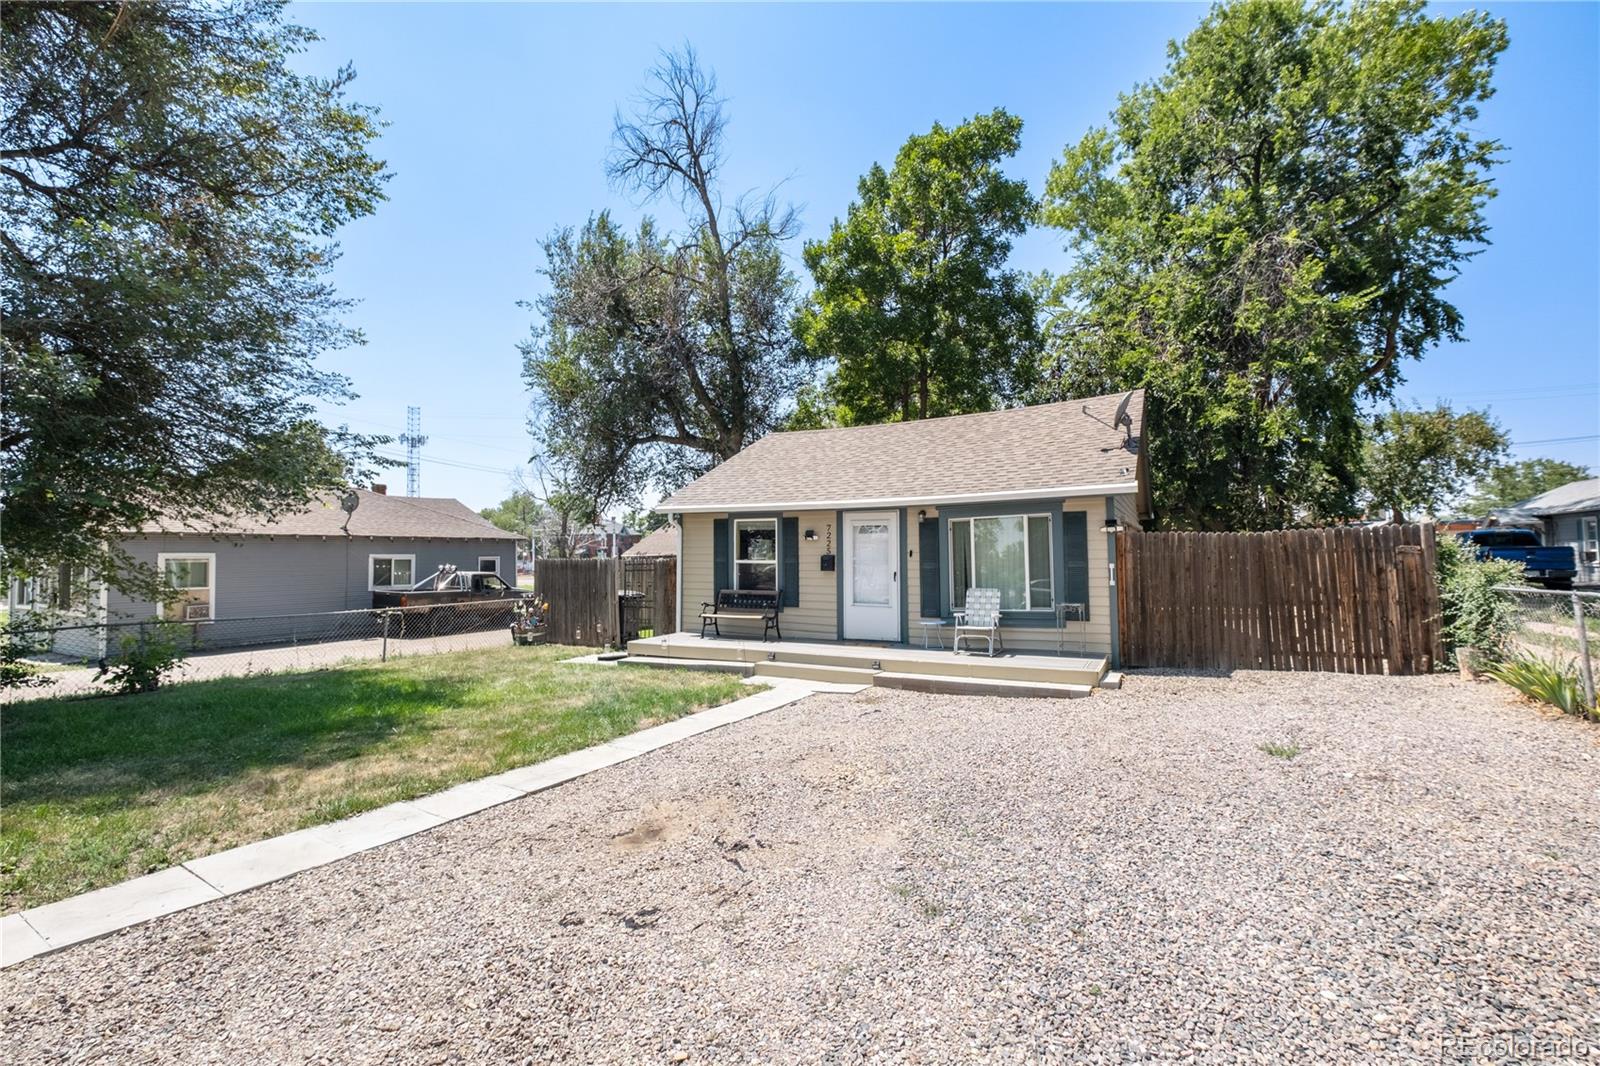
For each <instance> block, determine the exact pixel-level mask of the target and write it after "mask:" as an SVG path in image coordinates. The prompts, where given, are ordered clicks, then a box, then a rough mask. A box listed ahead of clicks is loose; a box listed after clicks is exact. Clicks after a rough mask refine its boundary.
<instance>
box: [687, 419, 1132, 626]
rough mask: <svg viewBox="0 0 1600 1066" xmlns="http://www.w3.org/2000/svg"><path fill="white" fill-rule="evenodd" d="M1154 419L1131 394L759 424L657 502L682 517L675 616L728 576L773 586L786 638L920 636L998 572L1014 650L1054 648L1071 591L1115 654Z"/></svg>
mask: <svg viewBox="0 0 1600 1066" xmlns="http://www.w3.org/2000/svg"><path fill="white" fill-rule="evenodd" d="M1119 406H1121V407H1123V408H1125V411H1126V415H1127V421H1126V424H1123V425H1114V424H1113V423H1114V421H1115V416H1116V413H1117V411H1118V409H1119ZM1143 427H1144V393H1143V392H1142V391H1136V392H1133V393H1130V394H1128V395H1127V396H1121V395H1118V396H1097V397H1093V398H1091V399H1087V400H1071V401H1068V402H1064V403H1053V404H1045V405H1041V406H1037V407H1022V408H1016V409H1013V410H1008V411H995V412H991V413H988V414H975V415H958V416H954V417H949V418H931V419H925V420H923V421H918V422H894V423H888V424H885V425H876V426H859V427H852V428H847V429H818V430H802V431H797V432H788V433H774V434H771V435H769V436H767V437H764V438H762V439H761V440H759V441H757V442H756V443H754V444H752V445H750V446H749V447H748V448H746V449H744V450H743V451H741V452H740V453H739V454H737V455H735V456H734V457H733V458H731V459H729V460H728V461H727V462H725V463H722V464H721V465H720V466H718V467H716V468H715V469H713V470H712V471H711V472H710V473H708V474H706V475H705V476H704V477H702V478H700V479H699V480H697V481H695V482H693V483H692V484H690V485H688V486H686V487H685V488H683V489H682V490H680V491H679V492H677V493H675V494H673V495H672V496H670V497H669V498H667V499H666V500H664V501H662V502H661V503H660V504H659V505H658V506H657V507H656V510H657V511H661V512H665V513H668V514H670V515H672V516H673V519H674V521H676V522H677V523H678V525H679V526H680V527H681V529H682V552H681V554H680V556H679V565H680V568H681V572H680V574H679V580H678V589H679V628H680V629H683V630H687V631H689V632H696V633H697V632H699V630H700V620H699V613H700V604H701V602H702V601H714V600H715V599H716V598H717V594H718V592H719V591H720V590H723V589H734V588H737V589H756V590H776V591H777V592H778V593H779V598H780V601H781V605H782V606H781V611H782V614H781V623H782V629H783V635H784V637H785V638H791V639H793V638H800V639H808V640H863V641H882V642H891V643H892V642H904V641H908V640H910V641H918V642H920V640H921V637H920V635H919V631H918V627H917V622H918V621H919V620H921V619H923V618H929V619H932V618H944V619H948V618H950V616H951V612H952V611H953V610H955V609H956V608H958V607H960V606H961V605H962V603H963V601H964V599H965V596H966V591H967V589H968V588H969V587H972V588H981V587H989V588H997V589H999V590H1000V593H1001V600H1002V607H1003V615H1002V623H1003V630H1002V632H1003V635H1004V638H1005V643H1006V645H1007V647H1009V648H1013V649H1017V650H1027V649H1034V650H1045V649H1048V650H1054V649H1055V647H1056V639H1055V610H1054V607H1055V605H1056V604H1058V603H1072V604H1081V605H1083V607H1084V608H1085V609H1086V610H1087V615H1088V618H1087V620H1086V622H1083V623H1079V622H1073V623H1072V624H1070V626H1069V632H1070V633H1071V634H1072V641H1073V643H1074V644H1075V643H1077V641H1078V639H1079V637H1080V634H1081V635H1082V636H1084V637H1086V638H1087V643H1088V645H1089V647H1090V648H1091V649H1098V650H1099V651H1101V652H1110V651H1113V650H1114V649H1113V648H1112V644H1113V640H1114V635H1115V633H1116V626H1115V623H1114V616H1113V611H1114V605H1115V596H1114V595H1113V592H1114V589H1113V585H1112V579H1113V575H1112V566H1111V563H1112V559H1113V552H1114V548H1113V532H1114V530H1115V528H1116V526H1117V524H1118V523H1121V524H1122V525H1125V526H1130V527H1132V526H1137V525H1138V523H1139V521H1140V519H1142V518H1146V517H1148V516H1149V513H1150V505H1149V499H1150V489H1149V482H1148V478H1147V475H1146V473H1145V470H1146V464H1145V460H1144V455H1143V449H1142V448H1141V447H1140V443H1141V435H1142V433H1143ZM722 628H723V633H724V635H739V636H743V635H746V633H745V631H743V630H739V629H736V628H734V627H733V626H732V625H731V624H730V625H724V626H723V627H722ZM748 635H751V636H755V637H759V636H760V635H761V627H760V625H759V623H757V624H756V625H755V627H754V628H753V629H750V630H749V633H748Z"/></svg>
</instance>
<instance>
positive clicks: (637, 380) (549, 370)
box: [522, 50, 804, 510]
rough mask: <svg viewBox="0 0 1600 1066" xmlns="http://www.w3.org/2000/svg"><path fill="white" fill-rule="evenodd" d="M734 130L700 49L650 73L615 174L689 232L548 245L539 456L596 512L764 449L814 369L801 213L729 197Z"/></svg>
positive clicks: (536, 380)
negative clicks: (667, 203) (787, 261)
mask: <svg viewBox="0 0 1600 1066" xmlns="http://www.w3.org/2000/svg"><path fill="white" fill-rule="evenodd" d="M725 129H726V119H725V118H724V113H723V109H722V99H721V97H720V96H719V95H718V92H717V84H716V79H715V77H714V76H713V75H712V73H711V72H710V71H709V70H707V69H706V68H705V67H703V66H702V65H701V64H700V63H699V61H698V59H697V58H696V56H695V54H694V53H693V52H692V51H689V50H684V51H682V52H676V53H670V54H668V55H666V56H664V57H663V59H662V62H661V64H660V65H659V66H658V67H657V68H656V69H655V70H654V71H653V72H652V77H651V82H650V88H649V89H648V91H647V93H646V95H645V97H644V99H643V100H642V101H641V103H640V105H639V109H638V111H637V113H636V114H634V115H632V116H631V117H623V116H620V115H619V116H618V118H617V122H616V129H615V131H614V136H613V143H614V151H613V154H612V157H611V160H610V165H609V169H610V173H611V176H612V178H613V180H614V181H615V182H616V183H617V184H618V185H620V186H621V187H623V188H625V189H627V190H630V191H633V192H637V193H640V194H642V195H643V196H644V197H645V199H646V200H651V199H654V198H657V197H672V198H674V199H675V200H676V201H677V203H678V204H679V205H681V207H682V208H683V211H684V215H685V218H686V230H685V231H684V232H682V233H678V234H672V233H668V232H666V231H665V230H663V229H661V228H660V227H658V226H657V225H656V223H655V222H654V221H652V220H651V219H648V218H647V219H645V220H644V221H643V222H642V223H641V224H640V225H639V226H638V228H637V229H636V230H633V231H632V232H629V231H627V230H625V229H624V228H622V227H621V226H618V225H617V224H616V223H615V222H613V221H612V218H611V216H610V215H609V214H607V213H604V212H602V213H600V214H598V215H596V216H594V217H593V218H591V219H590V220H589V221H588V222H587V223H586V224H585V225H584V226H583V227H581V228H580V229H577V230H573V229H563V230H560V231H558V232H557V233H556V234H555V235H554V236H553V237H551V238H550V239H549V240H548V241H547V242H546V244H545V248H544V252H545V257H546V260H547V264H548V265H547V266H546V268H545V271H544V273H545V275H546V277H547V278H548V279H549V283H550V288H549V291H548V292H547V293H546V294H545V295H544V296H542V297H540V298H539V300H538V301H537V302H536V303H535V305H534V309H535V311H536V313H537V320H536V322H535V325H534V328H533V334H532V336H531V338H530V339H529V340H528V341H527V342H525V343H524V344H523V345H522V353H523V359H524V375H525V378H526V380H527V382H528V384H529V386H530V387H531V389H532V390H533V392H534V395H535V403H536V406H535V410H536V417H535V419H534V421H533V424H532V426H531V428H532V430H533V433H534V437H535V440H536V442H537V443H538V445H539V446H540V448H541V459H542V461H544V462H547V463H549V464H551V465H553V466H555V467H557V468H559V469H560V470H561V472H562V476H563V478H565V479H566V482H567V484H568V486H569V488H570V489H571V491H573V492H575V493H577V494H578V495H579V496H581V497H583V498H585V499H588V500H590V501H592V502H593V504H594V506H595V508H596V509H597V510H606V509H609V508H610V507H612V506H613V505H614V504H617V503H622V502H627V501H631V500H633V499H635V498H637V497H638V495H639V494H640V493H641V491H642V490H644V489H645V488H646V487H648V486H652V485H653V486H655V487H657V488H659V489H671V488H674V487H676V486H677V485H679V484H681V483H682V482H684V481H686V480H688V479H689V478H691V477H693V476H696V475H697V474H699V473H702V472H704V471H705V470H706V469H708V468H709V467H711V466H713V465H715V464H716V463H717V462H720V461H721V460H723V459H727V458H729V457H730V456H732V455H733V454H734V453H736V452H738V451H739V450H740V449H741V448H743V447H744V446H745V445H746V444H749V443H750V442H751V441H753V440H755V439H756V438H757V437H760V436H762V435H763V434H765V433H766V432H767V431H768V430H770V429H771V428H772V427H773V426H774V425H775V424H776V422H777V420H778V418H779V416H780V414H781V413H782V411H783V408H784V406H785V405H786V404H787V403H788V402H789V398H790V396H791V395H792V393H793V390H794V389H795V388H796V387H797V385H798V384H799V383H800V381H801V380H802V379H803V377H804V366H803V364H802V361H801V359H800V357H799V354H798V352H797V351H796V348H795V344H794V342H793V338H792V336H791V334H790V331H789V322H790V319H791V318H792V316H793V313H794V308H795V303H796V300H797V298H798V294H797V289H796V284H795V279H794V276H793V274H792V273H790V271H789V270H788V268H787V267H786V266H785V265H784V260H783V254H782V246H783V242H784V241H785V240H787V239H789V238H790V237H792V236H793V234H794V232H795V219H794V214H793V212H792V211H789V210H787V209H782V208H780V207H779V206H778V205H777V204H776V203H775V202H774V200H773V199H772V198H771V197H767V198H765V199H760V200H754V201H752V200H748V199H741V200H737V201H732V202H730V201H728V200H727V199H726V198H725V197H724V194H723V192H722V189H721V171H722V160H723V153H724V151H725V150H726V145H725V144H724V137H725Z"/></svg>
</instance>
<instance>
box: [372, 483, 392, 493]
mask: <svg viewBox="0 0 1600 1066" xmlns="http://www.w3.org/2000/svg"><path fill="white" fill-rule="evenodd" d="M372 491H373V492H376V493H377V494H378V495H379V496H387V495H389V486H388V485H385V484H384V483H383V482H381V481H374V482H373V483H372Z"/></svg>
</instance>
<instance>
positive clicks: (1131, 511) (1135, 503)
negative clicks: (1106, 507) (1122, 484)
mask: <svg viewBox="0 0 1600 1066" xmlns="http://www.w3.org/2000/svg"><path fill="white" fill-rule="evenodd" d="M1114 499H1115V500H1116V501H1117V521H1118V522H1121V523H1122V524H1123V525H1124V526H1126V527H1127V528H1129V529H1139V528H1141V527H1140V525H1139V497H1137V496H1135V495H1134V494H1133V493H1131V492H1127V493H1123V494H1122V495H1120V496H1116V497H1114Z"/></svg>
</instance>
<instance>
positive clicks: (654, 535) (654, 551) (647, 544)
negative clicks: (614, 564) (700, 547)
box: [622, 522, 678, 559]
mask: <svg viewBox="0 0 1600 1066" xmlns="http://www.w3.org/2000/svg"><path fill="white" fill-rule="evenodd" d="M622 554H623V555H624V556H626V557H627V558H629V559H637V558H643V557H647V556H656V555H677V554H678V527H677V526H675V525H673V524H672V523H671V522H668V523H667V524H666V525H664V526H662V527H661V528H660V529H657V530H654V531H652V532H650V533H647V534H646V535H645V537H644V539H643V540H641V541H639V543H637V544H635V545H634V546H633V547H631V548H629V549H628V550H627V551H625V552H623V553H622Z"/></svg>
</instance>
